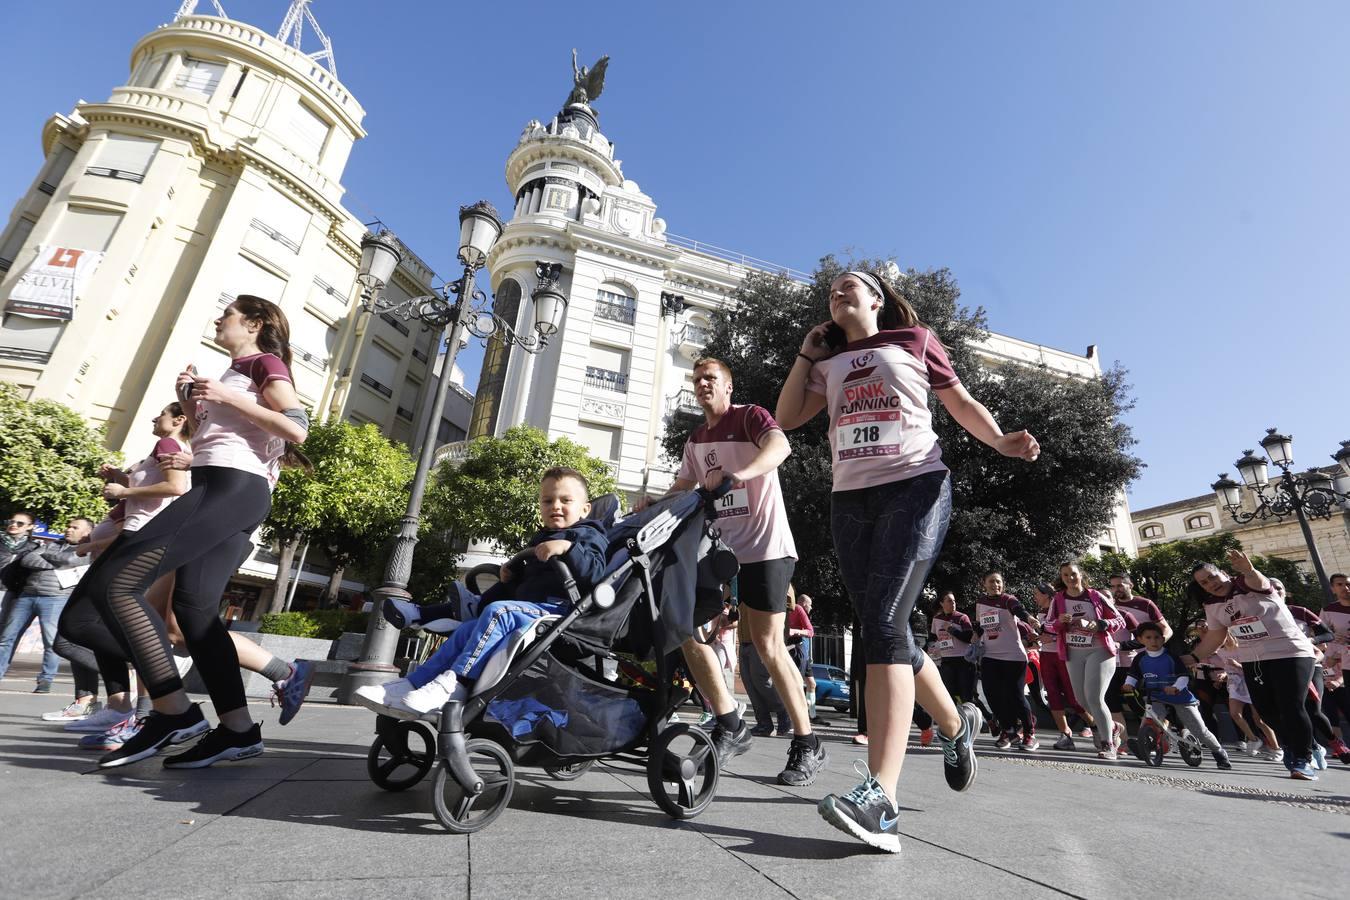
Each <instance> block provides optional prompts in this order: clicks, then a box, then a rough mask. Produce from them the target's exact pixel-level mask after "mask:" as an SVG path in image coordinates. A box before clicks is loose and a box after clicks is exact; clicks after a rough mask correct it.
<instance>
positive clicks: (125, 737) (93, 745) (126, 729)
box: [80, 716, 142, 753]
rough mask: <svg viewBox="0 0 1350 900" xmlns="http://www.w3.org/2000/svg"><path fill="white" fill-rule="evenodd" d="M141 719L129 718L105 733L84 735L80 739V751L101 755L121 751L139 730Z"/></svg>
mask: <svg viewBox="0 0 1350 900" xmlns="http://www.w3.org/2000/svg"><path fill="white" fill-rule="evenodd" d="M141 721H142V720H141V719H138V718H136V717H135V716H131V717H130V718H128V719H126V720H124V721H121V722H118V723H117V724H116V725H114V726H113V727H112V728H109V729H108V730H107V731H104V732H100V733H99V734H86V735H85V736H84V737H82V738H80V749H81V750H98V751H101V752H103V753H109V752H111V751H113V750H121V749H122V745H123V744H125V743H126V742H127V741H129V740H131V739H132V738H133V737H135V736H136V732H138V731H140V730H141Z"/></svg>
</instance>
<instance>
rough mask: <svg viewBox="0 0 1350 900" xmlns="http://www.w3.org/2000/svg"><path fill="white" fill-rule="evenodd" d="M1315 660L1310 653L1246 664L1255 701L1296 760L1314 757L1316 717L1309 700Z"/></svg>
mask: <svg viewBox="0 0 1350 900" xmlns="http://www.w3.org/2000/svg"><path fill="white" fill-rule="evenodd" d="M1314 664H1315V663H1314V661H1313V659H1312V657H1310V656H1301V657H1284V658H1281V659H1264V660H1261V661H1260V662H1245V663H1243V664H1242V674H1243V675H1244V676H1245V677H1246V680H1247V692H1248V693H1250V694H1251V695H1252V705H1253V706H1255V707H1256V711H1257V712H1259V713H1260V714H1261V718H1262V719H1264V720H1265V722H1266V724H1267V725H1269V726H1270V727H1271V728H1272V729H1273V730H1274V731H1275V736H1276V737H1277V738H1279V740H1280V746H1281V747H1283V748H1284V752H1285V754H1286V755H1287V756H1289V757H1292V758H1293V759H1295V760H1304V761H1306V760H1309V759H1311V758H1312V744H1313V729H1312V720H1311V719H1309V718H1308V708H1307V706H1306V705H1305V702H1306V701H1307V699H1308V685H1309V684H1311V683H1312V670H1313V666H1314Z"/></svg>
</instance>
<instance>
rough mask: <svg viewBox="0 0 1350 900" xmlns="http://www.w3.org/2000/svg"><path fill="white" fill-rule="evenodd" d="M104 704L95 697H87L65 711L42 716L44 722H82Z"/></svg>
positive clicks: (60, 710)
mask: <svg viewBox="0 0 1350 900" xmlns="http://www.w3.org/2000/svg"><path fill="white" fill-rule="evenodd" d="M102 706H103V705H102V704H101V703H99V702H98V701H97V700H95V699H94V698H93V697H85V698H83V699H82V700H76V701H75V702H74V703H71V704H69V705H68V706H66V708H65V709H58V710H57V711H56V712H48V713H43V714H42V721H44V722H80V721H83V720H85V719H87V718H89V717H90V716H91V715H93V714H94V713H96V712H98V711H99V710H100V709H101V708H102Z"/></svg>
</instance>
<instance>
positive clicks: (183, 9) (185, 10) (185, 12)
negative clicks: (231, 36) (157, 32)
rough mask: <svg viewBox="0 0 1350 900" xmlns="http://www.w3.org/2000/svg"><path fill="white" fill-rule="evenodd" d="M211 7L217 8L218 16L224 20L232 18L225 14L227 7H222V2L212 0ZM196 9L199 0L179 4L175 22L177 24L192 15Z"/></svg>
mask: <svg viewBox="0 0 1350 900" xmlns="http://www.w3.org/2000/svg"><path fill="white" fill-rule="evenodd" d="M211 5H212V6H214V7H215V8H216V15H218V16H220V17H221V18H222V19H228V18H229V17H230V16H229V14H228V13H226V12H225V7H223V6H221V5H220V0H211ZM196 8H197V0H183V2H182V3H180V4H178V13H177V14H176V15H175V16H174V17H173V20H174V21H175V22H177V21H178V20H179V19H181V18H183V17H184V16H190V15H192V14H193V11H194V10H195V9H196Z"/></svg>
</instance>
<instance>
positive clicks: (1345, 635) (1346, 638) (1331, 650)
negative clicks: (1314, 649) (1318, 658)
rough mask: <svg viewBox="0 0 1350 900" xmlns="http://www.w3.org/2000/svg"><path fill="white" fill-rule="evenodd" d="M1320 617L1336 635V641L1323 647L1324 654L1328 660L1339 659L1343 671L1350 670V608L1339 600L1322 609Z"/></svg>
mask: <svg viewBox="0 0 1350 900" xmlns="http://www.w3.org/2000/svg"><path fill="white" fill-rule="evenodd" d="M1320 615H1321V617H1322V624H1324V625H1326V626H1327V627H1328V628H1330V629H1331V630H1332V631H1333V632H1334V633H1335V635H1336V639H1335V640H1334V641H1331V642H1330V643H1327V644H1323V645H1322V652H1324V653H1325V654H1326V655H1327V658H1328V659H1330V658H1332V657H1336V658H1338V659H1339V660H1340V666H1341V668H1342V669H1350V606H1345V605H1344V604H1342V603H1341V601H1339V600H1337V601H1336V602H1335V603H1328V604H1327V605H1326V606H1324V607H1322V612H1321V613H1320Z"/></svg>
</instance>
